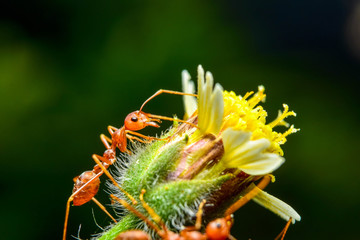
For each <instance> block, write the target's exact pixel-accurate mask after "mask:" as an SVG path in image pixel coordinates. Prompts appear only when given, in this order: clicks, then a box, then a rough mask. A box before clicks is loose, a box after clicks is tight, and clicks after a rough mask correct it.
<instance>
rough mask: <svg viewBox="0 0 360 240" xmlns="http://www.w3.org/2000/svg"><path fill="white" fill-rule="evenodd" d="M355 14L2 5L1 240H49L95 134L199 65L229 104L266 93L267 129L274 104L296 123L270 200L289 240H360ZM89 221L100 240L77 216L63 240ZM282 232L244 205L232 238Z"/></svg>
mask: <svg viewBox="0 0 360 240" xmlns="http://www.w3.org/2000/svg"><path fill="white" fill-rule="evenodd" d="M169 2H170V1H169ZM354 2H355V1H339V0H337V1H336V0H330V1H325V0H315V1H313V0H301V1H300V0H275V1H268V0H259V1H254V0H251V1H250V0H246V1H245V0H244V1H235V0H233V1H218V2H215V1H181V2H180V1H175V2H173V3H167V2H166V1H162V2H161V1H133V2H130V1H129V2H120V1H106V2H100V1H59V0H56V1H51V2H49V1H35V2H34V1H8V0H6V1H5V2H3V3H2V4H1V6H0V13H1V15H0V116H1V117H0V136H1V138H0V152H1V160H0V161H1V162H0V163H1V174H0V194H1V197H0V216H1V218H0V229H1V233H0V235H1V239H28V240H30V239H60V238H61V235H62V227H63V220H64V214H65V203H66V200H67V198H68V197H69V195H70V194H71V190H72V184H73V183H72V178H73V177H74V176H76V175H78V174H80V173H81V172H83V171H85V170H87V169H91V168H92V167H93V165H94V163H93V161H92V159H91V154H92V153H99V154H101V153H102V152H103V151H104V147H103V146H102V144H101V142H100V141H99V135H100V133H104V132H106V127H107V125H109V124H111V125H114V126H119V127H120V126H122V125H123V119H124V118H125V116H126V115H127V113H129V112H131V111H134V110H136V109H138V108H139V106H140V105H141V103H142V102H143V101H144V100H145V99H146V98H147V97H148V96H150V95H151V94H153V93H154V92H155V91H156V90H158V89H160V88H164V89H173V90H180V89H181V82H180V76H181V75H180V74H181V71H182V70H183V69H188V70H189V72H190V73H191V75H192V76H196V67H197V65H198V64H203V66H204V68H205V69H206V70H209V71H211V72H212V73H213V75H214V77H215V80H216V81H217V82H219V83H221V84H222V86H223V87H224V88H225V89H228V90H234V91H236V92H237V93H238V94H244V93H245V92H247V91H250V90H256V89H257V86H258V85H260V84H263V85H265V87H266V92H267V94H268V95H267V96H268V97H267V102H266V104H265V108H266V109H267V110H268V113H269V115H270V116H269V119H270V120H271V119H273V118H274V117H275V116H276V115H277V109H281V108H282V103H284V102H285V103H288V104H289V106H290V108H291V109H293V110H294V111H296V112H297V113H298V117H297V118H292V119H289V122H291V123H294V124H295V126H296V127H300V128H301V131H300V132H299V133H297V134H295V135H292V136H290V137H289V139H288V140H289V142H288V143H287V144H286V145H285V146H284V150H285V158H286V160H287V161H286V162H285V164H284V165H283V166H282V167H281V168H280V169H279V170H278V171H276V173H275V174H276V177H277V181H276V183H275V184H271V186H269V187H268V189H267V191H269V192H270V193H272V194H273V195H275V196H278V197H279V198H281V199H283V200H284V201H285V202H287V203H289V204H290V205H291V206H293V207H294V208H295V209H296V210H297V211H298V212H299V213H300V215H301V216H302V221H301V222H299V223H296V224H295V226H291V228H290V230H289V233H288V235H287V238H286V239H359V234H358V224H359V212H360V211H359V210H360V207H359V200H358V199H359V180H358V178H357V175H358V171H359V161H360V159H359V157H358V149H359V134H358V133H359V129H358V126H357V124H358V122H359V111H358V102H359V97H358V85H359V84H358V81H359V78H360V77H359V76H360V74H359V70H360V67H359V61H358V60H357V59H356V57H355V56H356V51H355V50H354V48H351V46H350V45H349V44H347V42H349V41H348V40H349V38H348V36H349V35H348V34H347V29H351V28H350V27H349V20H350V19H351V14H352V13H353V12H355V5H354V4H353V3H354ZM356 41H359V39H355V43H356ZM182 108H183V107H182V101H181V98H180V97H178V96H165V95H164V96H161V97H159V98H158V99H156V100H153V101H152V102H151V103H150V104H149V105H148V106H146V109H145V110H146V111H149V112H152V113H154V114H163V115H167V116H171V115H172V114H178V115H179V116H182V114H183V109H182ZM166 126H169V124H168V123H166V124H163V127H162V128H161V129H159V130H146V131H142V132H143V133H146V134H152V135H154V134H156V133H160V131H161V130H165V129H166ZM102 179H103V182H104V181H105V178H102ZM102 186H103V185H102ZM103 189H104V188H102V190H101V191H100V193H99V194H98V199H99V200H101V201H102V202H103V203H104V204H107V203H109V200H108V197H107V194H106V193H105V192H104V191H103ZM92 209H93V210H94V217H95V218H96V221H97V223H98V224H99V225H100V226H106V224H107V223H108V222H109V219H108V218H107V217H106V216H105V215H104V214H103V213H102V212H101V211H100V210H99V209H98V208H97V207H96V206H95V205H94V204H93V203H88V204H86V205H84V206H81V207H73V208H72V209H71V212H70V222H69V224H70V226H69V229H68V230H69V233H70V234H74V235H77V230H78V228H79V225H80V224H81V226H82V227H81V231H80V237H81V238H88V237H89V236H90V234H91V233H95V232H99V231H100V230H99V228H98V227H97V226H96V225H95V222H94V217H93V214H92ZM284 224H285V221H283V220H281V219H280V218H278V217H277V216H276V215H274V214H272V213H270V212H268V211H267V210H265V209H263V208H262V207H260V206H257V205H256V204H254V203H250V204H248V205H247V206H245V207H244V208H242V209H241V210H239V211H238V212H237V214H236V222H235V226H234V227H233V234H234V235H235V236H236V237H237V238H238V239H249V238H251V239H253V240H258V239H273V238H274V237H275V236H276V235H277V234H278V233H279V232H280V231H281V229H282V228H283V226H284ZM69 239H70V237H69Z"/></svg>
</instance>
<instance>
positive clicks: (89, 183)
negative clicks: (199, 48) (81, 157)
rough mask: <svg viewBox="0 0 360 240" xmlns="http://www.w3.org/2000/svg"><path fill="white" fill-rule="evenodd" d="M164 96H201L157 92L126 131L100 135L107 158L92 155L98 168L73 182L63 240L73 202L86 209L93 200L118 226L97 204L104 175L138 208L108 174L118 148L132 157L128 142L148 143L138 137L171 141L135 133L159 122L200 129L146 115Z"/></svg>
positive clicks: (130, 116)
mask: <svg viewBox="0 0 360 240" xmlns="http://www.w3.org/2000/svg"><path fill="white" fill-rule="evenodd" d="M161 93H169V94H176V95H190V96H197V95H195V94H188V93H182V92H176V91H170V90H163V89H160V90H159V91H157V92H156V93H155V94H154V95H152V96H151V97H150V98H148V99H147V100H146V101H145V102H144V103H143V104H142V106H141V108H140V110H139V111H135V112H132V113H130V114H128V116H127V117H126V118H125V121H124V126H123V127H122V128H120V129H117V128H115V127H112V126H109V127H108V131H109V133H110V134H111V139H110V138H108V137H106V136H105V135H104V134H101V135H100V139H101V141H102V143H103V144H104V146H105V147H106V151H105V152H104V154H103V156H99V155H97V154H93V155H92V158H93V159H94V161H95V162H96V165H95V166H94V168H93V170H92V171H85V172H83V173H82V174H81V175H79V176H77V177H75V178H74V179H73V180H74V188H73V193H72V194H71V196H70V197H69V199H68V201H67V204H66V213H65V222H64V230H63V240H65V239H66V230H67V224H68V218H69V211H70V203H71V202H73V205H74V206H80V205H83V204H85V203H87V202H89V201H90V200H93V201H94V202H95V203H96V204H97V205H98V206H99V207H100V208H101V209H102V210H103V211H104V212H105V213H106V214H107V215H108V216H110V218H111V219H112V220H113V221H114V222H116V220H115V219H114V218H113V217H112V216H111V214H110V213H109V212H108V211H107V210H106V209H105V207H104V206H103V205H102V204H101V203H100V202H99V201H97V200H96V199H95V197H94V196H95V195H96V194H97V192H98V190H99V186H100V179H99V177H100V176H101V175H102V174H103V173H105V174H106V175H107V176H108V177H109V178H110V180H111V181H112V182H113V183H114V185H115V186H116V187H118V188H119V189H120V190H121V191H122V192H124V193H125V195H126V196H127V197H128V198H129V199H130V200H131V201H132V202H133V204H137V202H136V200H135V199H134V198H133V197H132V196H131V195H130V194H128V193H127V192H126V191H125V190H124V189H122V188H121V187H120V186H119V185H118V183H117V182H116V181H115V179H114V178H113V177H112V176H111V174H110V173H109V172H108V171H107V168H108V167H109V166H110V165H112V164H113V163H114V162H115V161H116V148H119V150H120V151H121V152H127V153H128V154H131V152H130V151H129V150H128V149H127V148H126V146H127V139H129V140H131V141H132V140H137V141H140V142H143V143H145V141H143V140H142V139H139V138H138V137H142V138H144V139H147V140H149V141H151V140H166V139H167V138H165V139H160V138H155V137H148V136H145V135H142V134H140V133H137V132H135V131H138V130H141V129H143V128H145V127H147V126H153V127H159V125H158V124H157V123H155V122H158V123H161V120H160V119H162V120H169V121H178V122H183V123H187V124H190V125H192V126H194V127H197V126H196V125H194V124H192V123H188V122H186V121H183V120H179V119H174V118H169V117H164V116H158V115H153V114H149V113H144V112H142V111H141V110H142V108H143V107H144V106H145V104H146V103H147V102H149V101H150V100H151V99H153V98H154V97H156V96H158V95H160V94H161ZM130 133H131V134H133V135H136V136H138V137H136V136H132V135H130ZM110 144H111V145H110Z"/></svg>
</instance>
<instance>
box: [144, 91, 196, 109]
mask: <svg viewBox="0 0 360 240" xmlns="http://www.w3.org/2000/svg"><path fill="white" fill-rule="evenodd" d="M162 93H168V94H175V95H183V96H184V95H185V96H193V97H197V95H196V94H192V93H184V92H178V91H172V90H165V89H160V90H158V91H157V92H156V93H154V94H153V95H152V96H151V97H149V98H148V99H147V100H146V101H145V102H144V103H143V104H142V105H141V107H140V110H139V111H141V110H142V109H143V107H144V106H145V104H146V103H148V102H149V101H150V100H151V99H153V98H155V97H156V96H158V95H160V94H162Z"/></svg>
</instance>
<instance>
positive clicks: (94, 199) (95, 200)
mask: <svg viewBox="0 0 360 240" xmlns="http://www.w3.org/2000/svg"><path fill="white" fill-rule="evenodd" d="M91 200H93V201H94V202H95V203H96V205H98V206H99V208H101V210H103V211H104V212H105V213H106V214H107V215H108V216H109V217H110V218H111V219H112V220H113V221H114V222H115V223H117V221H116V220H115V218H114V217H113V216H111V214H110V213H109V212H108V211H107V210H106V208H105V207H104V205H102V204H101V203H100V202H99V201H98V200H97V199H96V198H94V197H93V198H92V199H91Z"/></svg>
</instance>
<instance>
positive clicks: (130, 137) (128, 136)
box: [126, 134, 151, 143]
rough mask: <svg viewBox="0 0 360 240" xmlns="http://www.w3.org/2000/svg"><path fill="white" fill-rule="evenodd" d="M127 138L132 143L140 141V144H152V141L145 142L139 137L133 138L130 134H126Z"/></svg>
mask: <svg viewBox="0 0 360 240" xmlns="http://www.w3.org/2000/svg"><path fill="white" fill-rule="evenodd" d="M126 137H127V138H128V139H129V140H130V141H131V142H134V140H136V141H138V142H141V143H150V142H151V140H148V141H145V140H142V139H140V138H138V137H135V136H131V135H130V134H126Z"/></svg>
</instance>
